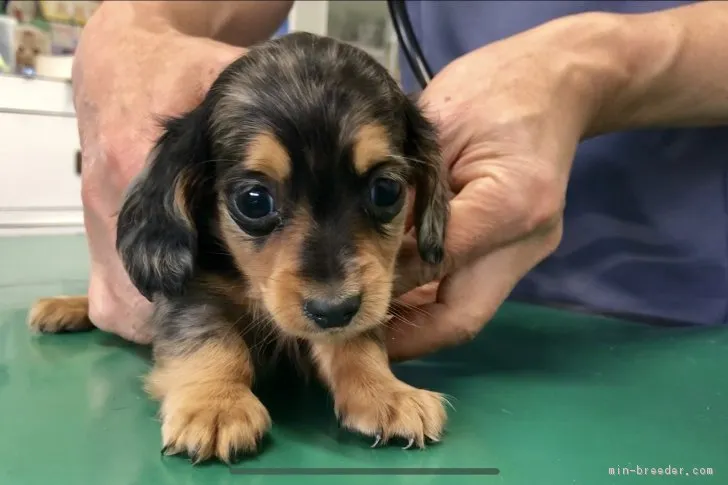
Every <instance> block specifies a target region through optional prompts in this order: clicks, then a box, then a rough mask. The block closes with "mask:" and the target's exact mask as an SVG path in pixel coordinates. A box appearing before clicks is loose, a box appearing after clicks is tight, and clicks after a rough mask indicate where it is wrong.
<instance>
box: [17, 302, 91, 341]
mask: <svg viewBox="0 0 728 485" xmlns="http://www.w3.org/2000/svg"><path fill="white" fill-rule="evenodd" d="M28 326H29V327H30V328H31V329H32V330H33V331H36V332H44V333H58V332H80V331H84V330H91V329H92V328H94V325H93V323H91V320H89V318H88V298H87V297H85V296H59V297H54V298H42V299H40V300H38V301H37V302H36V303H35V304H34V305H33V307H32V308H31V309H30V312H28Z"/></svg>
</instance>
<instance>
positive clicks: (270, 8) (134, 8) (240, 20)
mask: <svg viewBox="0 0 728 485" xmlns="http://www.w3.org/2000/svg"><path fill="white" fill-rule="evenodd" d="M292 5H293V1H282V0H271V1H267V0H260V1H146V2H141V1H109V2H104V3H103V4H102V6H101V7H100V8H99V14H101V15H106V16H111V17H113V18H115V19H124V21H126V22H130V23H134V24H136V25H139V26H142V27H144V28H147V29H151V30H155V31H164V30H167V29H174V30H176V31H179V32H181V33H183V34H186V35H191V36H195V37H207V38H210V39H214V40H217V41H220V42H225V43H227V44H231V45H235V46H240V47H247V46H249V45H251V44H254V43H256V42H260V41H262V40H264V39H266V38H268V37H270V36H271V35H272V34H273V33H274V32H275V31H276V29H277V28H278V27H279V26H280V25H281V23H282V22H283V20H284V19H285V17H286V15H287V14H288V12H289V11H290V9H291V6H292Z"/></svg>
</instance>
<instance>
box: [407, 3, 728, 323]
mask: <svg viewBox="0 0 728 485" xmlns="http://www.w3.org/2000/svg"><path fill="white" fill-rule="evenodd" d="M688 3H692V2H677V1H670V2H668V1H642V2H635V1H592V2H588V1H587V2H583V1H409V2H408V10H409V14H410V17H411V22H412V25H413V29H414V31H415V34H416V36H417V38H418V39H419V41H420V43H421V45H422V50H423V52H424V54H425V56H426V57H427V59H428V61H429V63H430V65H431V66H432V69H433V70H434V71H435V72H437V71H439V70H440V69H442V68H443V67H444V66H445V65H446V64H448V63H449V62H450V61H452V60H453V59H455V58H457V57H458V56H461V55H463V54H465V53H467V52H469V51H471V50H473V49H475V48H478V47H481V46H483V45H485V44H487V43H489V42H493V41H496V40H500V39H502V38H504V37H508V36H510V35H513V34H516V33H518V32H521V31H523V30H527V29H529V28H531V27H535V26H537V25H539V24H542V23H544V22H547V21H549V20H552V19H554V18H557V17H560V16H564V15H569V14H575V13H581V12H587V11H596V10H599V11H609V12H615V13H620V12H623V13H636V12H649V11H655V10H661V9H665V8H671V7H676V6H679V5H683V4H688ZM400 65H401V70H402V76H403V78H402V81H403V84H404V86H405V89H407V90H408V91H416V90H418V89H419V86H418V85H417V83H416V81H415V80H414V78H413V77H412V74H411V72H410V70H409V66H408V64H407V62H406V60H405V59H404V57H402V56H400ZM727 167H728V129H726V128H711V129H675V130H650V131H640V132H623V133H615V134H609V135H604V136H600V137H597V138H593V139H590V140H587V141H584V142H583V143H581V145H580V146H579V149H578V152H577V154H576V159H575V162H574V166H573V170H572V174H571V179H570V184H569V187H568V191H567V196H566V199H567V200H566V212H565V227H564V236H563V241H562V243H561V246H560V247H559V248H558V250H557V251H556V253H555V254H553V255H552V256H550V257H549V258H548V259H547V260H545V261H544V262H543V263H542V264H540V265H539V266H538V267H536V268H535V269H534V270H532V271H531V272H530V273H529V274H528V275H527V276H526V277H525V278H524V279H523V280H522V281H521V283H520V284H519V285H518V286H517V287H516V289H515V290H514V292H513V293H512V295H511V298H512V299H517V300H522V301H523V300H525V301H530V302H533V303H539V304H560V305H567V306H572V307H576V308H582V309H585V310H587V311H594V312H599V313H608V314H620V315H626V316H631V317H633V318H635V317H636V318H643V319H649V320H656V321H664V322H677V323H688V324H705V325H708V324H722V323H725V322H726V318H727V316H726V313H727V307H728V283H727V282H726V269H727V266H728V217H727V215H726V213H727V211H728V200H727V197H726V194H727V193H728V180H727V177H726V175H727V171H726V168H727Z"/></svg>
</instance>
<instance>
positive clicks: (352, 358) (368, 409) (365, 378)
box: [312, 334, 447, 448]
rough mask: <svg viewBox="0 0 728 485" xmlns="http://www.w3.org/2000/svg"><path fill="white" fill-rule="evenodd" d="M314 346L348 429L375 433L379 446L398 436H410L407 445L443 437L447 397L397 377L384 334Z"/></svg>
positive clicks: (316, 356) (405, 437)
mask: <svg viewBox="0 0 728 485" xmlns="http://www.w3.org/2000/svg"><path fill="white" fill-rule="evenodd" d="M312 348H313V355H314V359H315V361H316V363H317V365H318V368H319V372H320V374H321V376H322V378H323V379H324V380H325V382H326V383H327V384H328V386H329V388H330V389H331V392H332V393H333V396H334V403H335V406H336V415H337V417H338V418H339V419H340V421H341V423H342V424H343V425H344V426H345V427H347V428H349V429H351V430H354V431H358V432H360V433H363V434H365V435H369V436H373V437H375V438H376V442H375V443H374V445H375V446H376V445H377V444H379V443H386V442H387V441H388V440H390V439H391V438H395V437H399V438H403V439H405V440H407V441H408V445H407V447H408V448H409V447H410V446H412V445H413V444H417V446H419V447H424V445H425V439H430V440H432V441H438V440H439V438H440V436H441V434H442V432H443V428H444V426H445V421H446V419H447V414H446V412H445V406H444V404H445V399H444V397H443V396H442V395H441V394H438V393H436V392H431V391H427V390H424V389H417V388H415V387H412V386H410V385H409V384H406V383H404V382H402V381H400V380H399V379H397V377H395V375H394V374H393V373H392V371H391V369H390V368H389V359H388V357H387V351H386V349H385V347H384V344H383V341H382V339H381V337H380V336H379V335H376V334H366V335H362V336H359V337H356V338H354V339H351V340H347V341H341V342H336V343H333V342H327V343H314V344H313V346H312Z"/></svg>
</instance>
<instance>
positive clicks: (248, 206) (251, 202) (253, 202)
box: [235, 185, 275, 220]
mask: <svg viewBox="0 0 728 485" xmlns="http://www.w3.org/2000/svg"><path fill="white" fill-rule="evenodd" d="M235 204H236V205H237V208H238V210H239V211H240V213H241V214H242V215H243V216H245V217H247V218H248V219H252V220H258V219H263V218H265V217H268V216H269V215H271V214H272V213H273V212H274V211H275V201H274V200H273V196H271V195H270V192H268V189H266V188H265V187H263V186H262V185H255V186H253V187H251V188H249V189H246V190H245V191H243V192H242V193H241V194H240V195H239V196H238V197H237V198H236V200H235Z"/></svg>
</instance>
